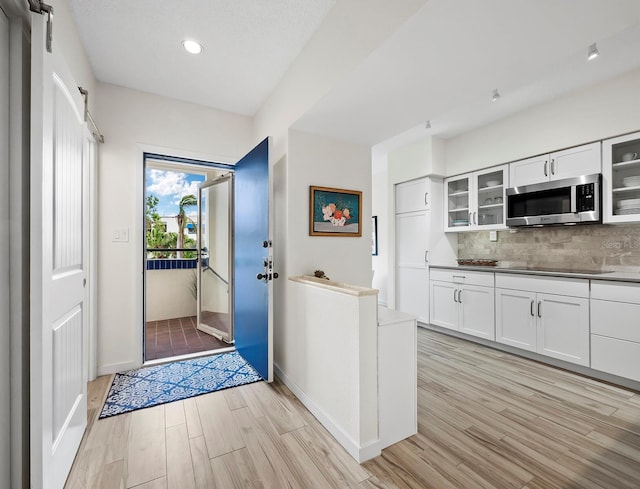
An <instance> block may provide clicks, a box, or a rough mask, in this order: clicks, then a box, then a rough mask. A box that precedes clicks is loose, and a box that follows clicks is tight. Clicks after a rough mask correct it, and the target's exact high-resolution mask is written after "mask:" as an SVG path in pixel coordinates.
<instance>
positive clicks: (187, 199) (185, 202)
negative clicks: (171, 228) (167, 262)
mask: <svg viewBox="0 0 640 489" xmlns="http://www.w3.org/2000/svg"><path fill="white" fill-rule="evenodd" d="M196 205H198V199H197V198H196V196H195V195H193V194H189V195H185V196H184V197H182V198H181V199H180V203H179V204H178V215H177V216H176V221H178V244H177V248H184V228H185V226H186V225H187V222H191V223H193V224H194V225H195V223H194V222H193V219H191V218H189V216H187V213H186V209H187V207H194V206H196ZM178 258H182V252H181V251H179V252H178Z"/></svg>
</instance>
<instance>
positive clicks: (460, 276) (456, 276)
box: [453, 275, 465, 279]
mask: <svg viewBox="0 0 640 489" xmlns="http://www.w3.org/2000/svg"><path fill="white" fill-rule="evenodd" d="M453 278H461V279H464V278H465V277H464V275H453Z"/></svg>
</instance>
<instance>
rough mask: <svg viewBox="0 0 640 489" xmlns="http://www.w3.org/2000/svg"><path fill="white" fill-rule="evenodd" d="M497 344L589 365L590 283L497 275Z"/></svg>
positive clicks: (576, 280)
mask: <svg viewBox="0 0 640 489" xmlns="http://www.w3.org/2000/svg"><path fill="white" fill-rule="evenodd" d="M496 341H498V342H499V343H503V344H506V345H510V346H514V347H516V348H521V349H523V350H528V351H532V352H537V353H540V354H542V355H547V356H550V357H553V358H558V359H560V360H565V361H567V362H571V363H576V364H578V365H584V366H587V367H588V366H589V281H588V280H580V279H560V278H555V277H554V278H552V277H537V276H536V277H526V276H519V275H514V274H498V276H496Z"/></svg>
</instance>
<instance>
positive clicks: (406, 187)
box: [395, 178, 442, 323]
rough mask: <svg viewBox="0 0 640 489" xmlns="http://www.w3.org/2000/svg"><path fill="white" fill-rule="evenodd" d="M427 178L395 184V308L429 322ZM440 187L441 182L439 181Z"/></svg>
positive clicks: (428, 184)
mask: <svg viewBox="0 0 640 489" xmlns="http://www.w3.org/2000/svg"><path fill="white" fill-rule="evenodd" d="M432 184H433V185H437V183H434V182H433V181H432V180H431V179H430V178H422V179H419V180H413V181H410V182H405V183H401V184H398V185H396V187H395V203H396V222H395V238H396V239H395V250H396V251H395V308H396V309H397V310H398V311H402V312H405V313H408V314H413V315H414V316H416V317H417V318H418V321H421V322H424V323H428V322H429V268H428V266H427V264H428V260H429V231H430V228H431V211H430V204H429V202H430V199H431V195H432V193H436V194H437V193H438V192H437V188H434V189H433V191H432V188H431V186H432ZM440 187H442V184H441V183H440Z"/></svg>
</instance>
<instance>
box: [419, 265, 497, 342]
mask: <svg viewBox="0 0 640 489" xmlns="http://www.w3.org/2000/svg"><path fill="white" fill-rule="evenodd" d="M493 275H494V274H493V272H470V271H460V272H457V271H453V270H447V269H437V268H434V269H432V270H431V282H430V296H431V304H432V307H431V317H430V320H431V324H435V325H437V326H441V327H443V328H449V329H454V330H457V331H461V332H463V333H466V334H469V335H473V336H478V337H480V338H485V339H488V340H494V339H495V329H494V305H493V304H494V286H493V280H494V277H493Z"/></svg>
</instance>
